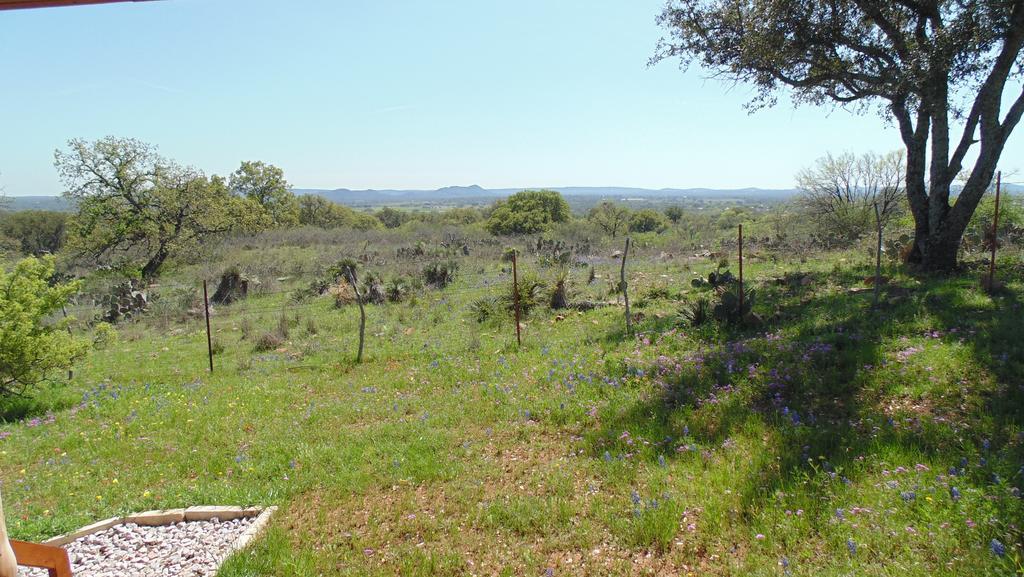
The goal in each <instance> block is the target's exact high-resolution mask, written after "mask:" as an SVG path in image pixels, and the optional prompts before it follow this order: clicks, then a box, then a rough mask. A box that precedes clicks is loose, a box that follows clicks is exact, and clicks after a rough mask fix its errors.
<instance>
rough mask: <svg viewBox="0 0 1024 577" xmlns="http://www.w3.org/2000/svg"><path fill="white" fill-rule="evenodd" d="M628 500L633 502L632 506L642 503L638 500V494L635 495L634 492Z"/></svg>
mask: <svg viewBox="0 0 1024 577" xmlns="http://www.w3.org/2000/svg"><path fill="white" fill-rule="evenodd" d="M629 498H630V499H632V500H633V504H634V505H639V504H640V502H641V501H642V499H641V498H640V494H639V493H637V492H636V491H633V492H632V493H630V495H629Z"/></svg>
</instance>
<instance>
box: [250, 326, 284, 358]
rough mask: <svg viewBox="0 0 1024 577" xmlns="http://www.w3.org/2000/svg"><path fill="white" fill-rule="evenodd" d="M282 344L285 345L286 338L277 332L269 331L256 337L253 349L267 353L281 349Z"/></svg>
mask: <svg viewBox="0 0 1024 577" xmlns="http://www.w3.org/2000/svg"><path fill="white" fill-rule="evenodd" d="M282 344H284V338H283V337H282V336H281V335H280V334H278V333H277V332H276V331H268V332H265V333H261V334H260V336H258V337H256V342H255V344H254V345H253V349H254V350H255V351H256V352H260V353H265V352H267V351H272V350H274V349H276V348H278V347H280V346H281V345H282Z"/></svg>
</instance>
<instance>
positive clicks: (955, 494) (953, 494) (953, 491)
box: [949, 487, 960, 501]
mask: <svg viewBox="0 0 1024 577" xmlns="http://www.w3.org/2000/svg"><path fill="white" fill-rule="evenodd" d="M949 497H950V499H953V500H954V501H959V500H960V489H957V488H956V487H950V488H949Z"/></svg>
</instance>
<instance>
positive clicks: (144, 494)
mask: <svg viewBox="0 0 1024 577" xmlns="http://www.w3.org/2000/svg"><path fill="white" fill-rule="evenodd" d="M150 495H152V493H150V492H149V491H144V492H143V493H142V496H143V497H149V496H150Z"/></svg>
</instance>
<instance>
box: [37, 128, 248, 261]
mask: <svg viewBox="0 0 1024 577" xmlns="http://www.w3.org/2000/svg"><path fill="white" fill-rule="evenodd" d="M55 164H56V167H57V171H58V173H59V175H60V177H61V179H62V180H63V181H64V183H65V185H66V187H67V190H66V192H65V193H64V194H65V196H66V197H67V198H69V199H71V200H74V201H75V204H76V206H77V207H78V212H77V214H75V215H74V216H73V217H72V219H71V220H70V222H69V224H68V232H69V234H68V247H69V248H70V249H71V250H72V251H73V252H74V253H76V254H79V255H84V256H90V257H92V258H96V259H101V260H105V261H107V262H109V263H110V264H111V265H112V266H115V267H118V268H136V267H138V269H139V271H140V272H141V274H142V276H143V277H144V278H153V277H156V276H157V275H158V274H159V272H160V269H161V268H162V267H163V265H164V263H165V262H166V260H167V259H168V258H169V257H171V256H173V255H176V254H179V253H181V252H182V251H184V250H186V249H188V248H191V247H193V246H195V245H196V244H197V243H199V242H200V241H202V240H204V239H207V238H209V237H210V236H211V235H216V234H220V233H226V232H229V231H239V230H253V229H256V228H260V227H261V226H264V225H265V224H266V221H265V220H263V219H264V215H265V213H264V212H263V210H262V209H261V208H260V207H259V206H258V205H257V204H256V203H255V201H253V200H250V199H247V198H243V197H239V196H236V195H234V194H232V193H231V191H230V190H229V189H228V187H227V185H226V184H225V182H224V179H223V178H220V177H218V176H213V177H207V176H205V175H204V174H203V173H202V172H200V171H198V170H195V169H193V168H189V167H184V166H180V165H178V164H176V163H174V162H172V161H169V160H167V159H165V158H163V157H161V156H159V155H158V154H157V153H156V152H155V150H154V148H153V147H152V146H150V145H148V144H145V143H143V142H140V141H138V140H134V139H127V138H115V137H106V138H103V139H100V140H97V141H95V142H87V141H85V140H71V141H69V142H68V150H66V151H63V150H57V151H56V153H55Z"/></svg>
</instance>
